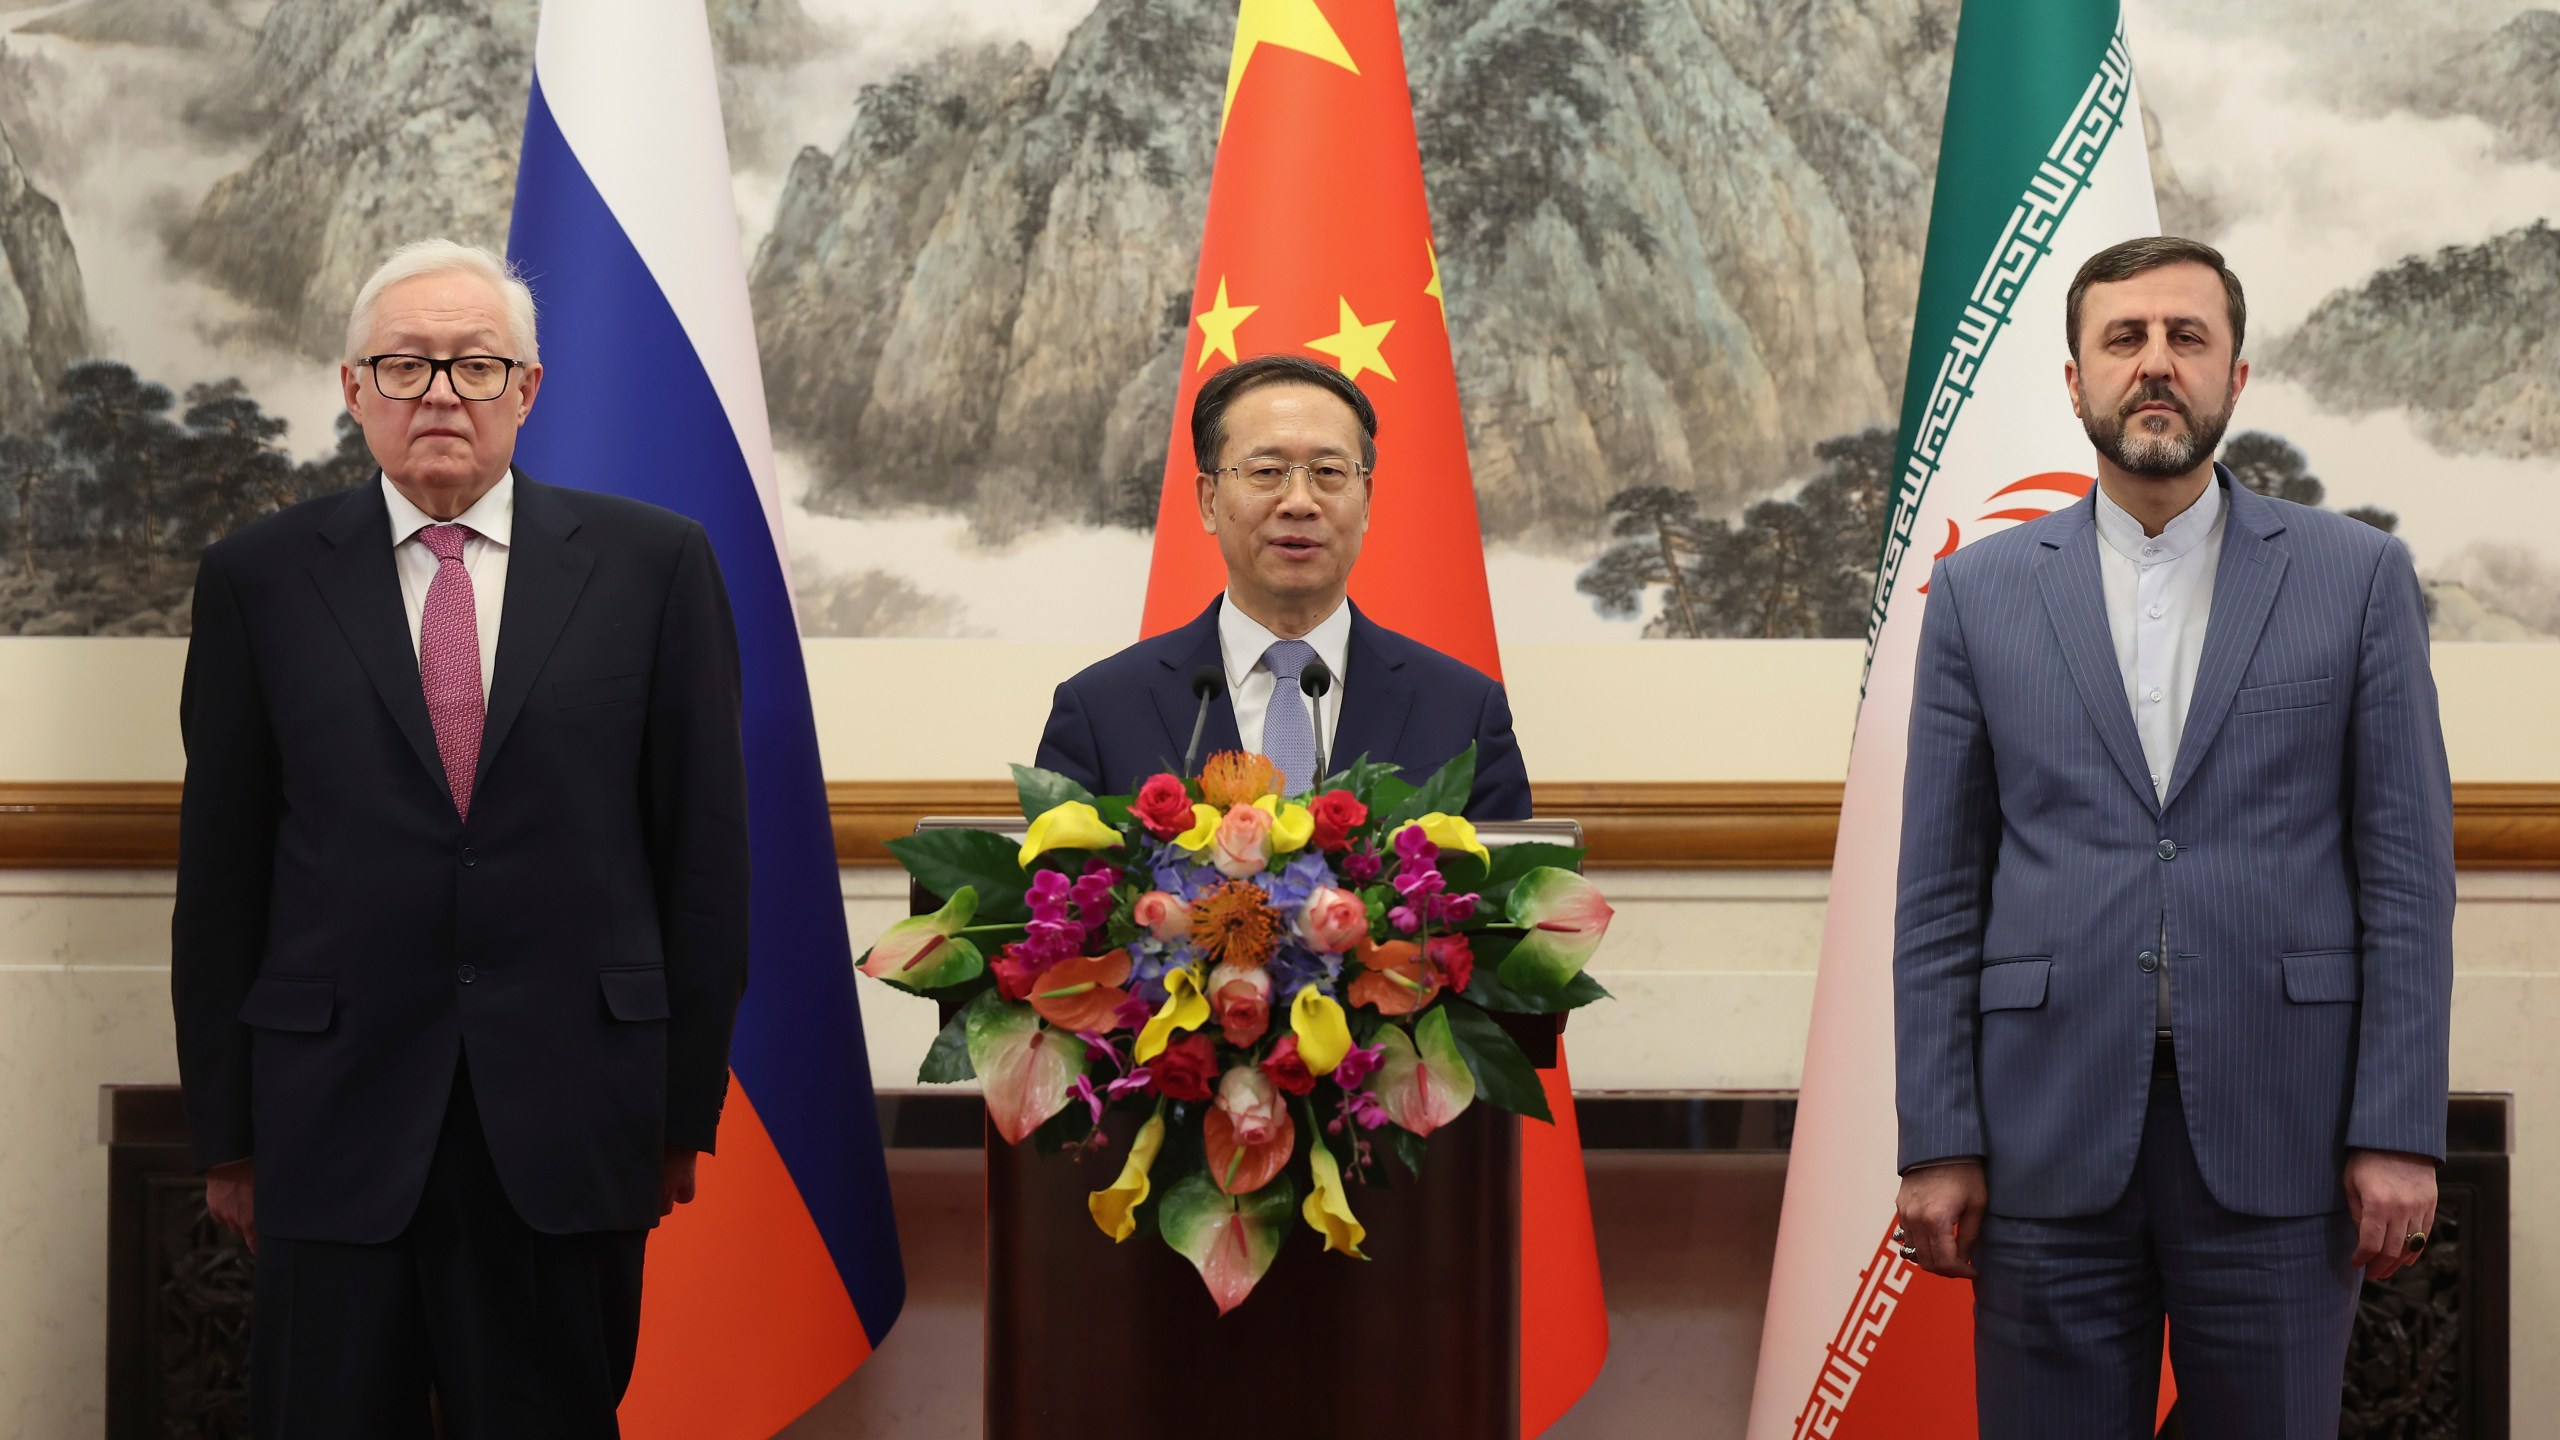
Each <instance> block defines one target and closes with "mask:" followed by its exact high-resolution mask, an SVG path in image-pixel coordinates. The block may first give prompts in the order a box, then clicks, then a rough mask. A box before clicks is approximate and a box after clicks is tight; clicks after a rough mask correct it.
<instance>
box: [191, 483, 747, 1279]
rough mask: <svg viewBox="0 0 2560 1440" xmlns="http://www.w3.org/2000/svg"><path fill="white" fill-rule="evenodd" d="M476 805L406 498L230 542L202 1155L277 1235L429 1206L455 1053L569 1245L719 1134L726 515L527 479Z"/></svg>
mask: <svg viewBox="0 0 2560 1440" xmlns="http://www.w3.org/2000/svg"><path fill="white" fill-rule="evenodd" d="M512 539H513V544H512V545H511V547H510V553H509V556H508V563H507V585H506V599H505V602H504V607H503V609H502V610H501V612H500V616H499V629H498V651H497V661H496V665H495V667H494V672H493V674H492V675H491V677H490V679H491V686H490V691H489V709H488V723H487V728H486V729H485V730H484V731H483V732H482V736H481V742H480V759H479V766H478V772H477V776H476V781H475V784H474V787H473V790H472V801H471V818H470V819H469V820H468V821H465V820H463V819H461V818H460V817H458V816H457V815H456V814H455V812H454V806H453V799H452V796H451V794H450V792H449V790H448V789H447V787H446V783H445V774H444V765H443V761H442V760H441V758H440V757H439V755H438V752H437V750H436V743H435V733H434V729H433V727H432V726H431V725H430V724H429V722H428V719H427V706H426V697H425V693H424V691H423V690H422V689H421V687H420V684H419V680H418V660H417V655H416V653H415V651H414V650H413V649H412V648H411V642H410V638H409V628H408V618H407V614H406V611H405V609H404V607H403V605H402V602H401V596H400V580H399V576H398V573H397V571H396V570H395V569H394V564H393V560H392V550H391V521H390V516H389V512H388V510H387V507H386V506H385V505H384V503H383V497H382V488H381V485H380V483H379V482H372V483H368V484H366V485H364V486H362V487H361V488H359V489H356V490H352V491H348V492H346V493H344V494H341V495H333V496H329V497H327V498H324V499H319V500H313V501H310V502H307V503H305V504H302V505H297V506H295V507H294V508H292V509H290V510H287V511H285V512H283V513H282V514H279V515H274V516H271V517H269V518H267V519H264V520H260V521H258V522H257V523H255V524H252V525H249V526H247V527H245V528H243V529H242V530H240V531H239V532H238V533H236V534H234V535H232V536H230V537H229V538H227V539H225V540H223V541H222V542H220V543H219V544H216V545H214V546H213V547H212V548H210V549H208V550H206V551H205V553H204V562H203V566H202V568H201V569H200V570H199V571H198V573H197V577H196V595H195V636H194V639H193V640H192V641H191V642H190V643H189V645H188V647H187V672H186V689H185V692H184V695H183V697H182V698H181V700H180V702H179V715H180V721H181V724H182V725H183V727H184V730H185V733H186V746H187V780H186V790H185V795H184V799H183V801H182V803H181V808H180V815H179V840H178V902H177V912H176V917H175V922H174V925H173V928H172V942H173V943H172V953H171V965H170V983H171V989H172V992H173V996H174V1000H175V1004H176V1011H177V1029H178V1069H179V1074H180V1076H181V1078H182V1079H183V1080H184V1081H185V1092H186V1108H187V1121H188V1125H189V1128H190V1130H191V1131H192V1135H193V1141H194V1149H195V1158H196V1162H197V1163H198V1164H199V1165H213V1164H217V1163H220V1162H222V1161H227V1160H234V1159H238V1158H241V1157H244V1156H254V1157H255V1159H256V1161H257V1184H258V1194H257V1202H258V1228H259V1229H260V1230H262V1231H264V1232H266V1233H269V1234H273V1235H281V1236H286V1237H289V1238H292V1239H298V1240H325V1241H337V1242H343V1243H352V1244H368V1243H374V1242H379V1241H384V1240H389V1239H391V1238H392V1237H394V1236H396V1235H398V1234H399V1233H400V1231H401V1229H402V1228H403V1227H404V1226H406V1225H407V1224H408V1222H409V1218H410V1215H411V1214H412V1212H413V1211H414V1210H415V1209H416V1207H417V1202H418V1197H419V1194H420V1191H421V1189H422V1188H423V1186H424V1185H425V1183H426V1176H427V1166H428V1162H429V1161H430V1160H431V1159H432V1158H433V1156H434V1154H435V1149H436V1138H437V1135H438V1133H439V1131H440V1129H441V1127H442V1125H443V1122H444V1117H445V1112H446V1108H447V1102H448V1100H449V1099H450V1097H451V1096H452V1094H453V1088H454V1069H455V1066H456V1065H457V1064H458V1063H460V1062H461V1060H462V1057H463V1056H464V1054H465V1052H466V1051H467V1052H468V1054H469V1059H470V1067H471V1082H472V1090H473V1093H474V1094H475V1096H476V1097H477V1100H478V1103H479V1109H480V1120H481V1125H482V1128H483V1129H484V1130H486V1132H487V1134H488V1141H489V1151H490V1154H491V1156H492V1158H493V1159H494V1160H495V1161H496V1162H497V1168H498V1175H499V1178H500V1179H501V1180H502V1181H503V1182H504V1184H505V1187H506V1193H507V1197H508V1199H509V1200H510V1201H512V1202H513V1203H514V1206H515V1209H516V1211H517V1213H518V1214H520V1215H521V1216H523V1218H524V1220H525V1222H526V1223H527V1224H529V1225H531V1226H533V1227H534V1228H535V1229H537V1230H543V1231H548V1232H552V1233H569V1232H579V1231H597V1230H644V1229H647V1228H649V1227H650V1226H652V1225H655V1224H656V1223H657V1221H658V1191H659V1184H660V1179H661V1176H662V1174H663V1172H664V1167H665V1147H666V1146H669V1145H674V1146H678V1147H681V1148H685V1149H692V1150H708V1149H710V1148H711V1145H712V1138H713V1134H714V1131H715V1129H716V1126H717V1124H718V1121H719V1116H720V1109H721V1102H722V1099H723V1098H724V1097H725V1095H726V1093H727V1088H728V1055H729V1030H730V1022H731V1018H732V1016H733V1014H734V1012H735V1010H736V1008H737V1003H738V997H739V992H740V989H741V987H742V986H743V985H744V984H745V980H746V961H747V831H746V769H745V758H744V752H743V750H742V748H741V745H740V738H739V670H738V646H737V634H736V631H735V629H734V628H733V626H732V624H731V622H730V615H729V600H728V593H727V591H726V590H725V589H724V588H723V587H722V585H721V581H720V571H719V566H718V564H717V563H716V561H715V560H714V558H713V556H712V553H711V544H710V541H709V540H708V538H707V537H705V536H704V534H703V531H702V527H701V526H699V525H697V524H695V523H694V522H692V521H690V520H687V519H685V518H684V517H683V516H680V515H677V514H674V513H672V512H670V511H666V510H661V509H658V508H656V507H655V506H650V505H643V504H640V503H638V502H636V501H632V500H625V499H620V498H617V497H614V496H608V495H597V494H591V493H588V492H586V491H580V490H564V489H559V488H556V487H553V486H548V485H542V484H538V483H536V482H535V481H533V480H531V479H529V478H527V477H525V476H524V474H523V473H522V472H521V471H519V472H518V473H517V476H516V490H515V526H514V534H513V537H512Z"/></svg>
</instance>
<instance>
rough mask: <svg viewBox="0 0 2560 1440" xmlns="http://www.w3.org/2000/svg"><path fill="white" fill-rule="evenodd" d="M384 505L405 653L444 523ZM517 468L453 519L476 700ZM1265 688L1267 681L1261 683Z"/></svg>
mask: <svg viewBox="0 0 2560 1440" xmlns="http://www.w3.org/2000/svg"><path fill="white" fill-rule="evenodd" d="M382 499H383V503H384V504H386V505H388V506H389V507H390V508H391V558H392V560H393V562H394V563H395V564H396V565H397V566H398V568H399V571H400V603H401V604H402V605H403V606H404V607H406V608H407V610H408V612H409V653H410V654H412V655H414V654H416V653H417V652H418V643H419V631H420V629H421V627H422V623H423V617H424V616H425V614H426V609H427V587H428V586H429V585H432V584H434V583H435V578H436V556H435V552H434V551H432V550H429V549H428V548H427V544H426V542H425V541H423V540H420V539H418V538H417V535H418V532H419V531H421V530H424V529H426V528H427V527H428V526H430V525H441V524H444V523H446V522H444V521H441V520H438V519H436V518H435V517H434V516H432V515H429V514H428V513H427V512H426V511H424V510H421V509H419V508H418V507H417V506H415V505H413V504H411V503H409V497H408V496H406V495H403V494H401V493H400V487H399V486H397V485H394V484H392V483H391V477H389V476H387V475H385V476H383V477H382ZM515 517H516V472H515V471H513V470H509V471H508V472H507V473H506V474H504V475H501V476H499V477H498V483H497V484H495V485H492V486H490V487H489V493H487V494H486V495H483V496H481V497H480V498H479V499H478V500H477V501H475V502H473V504H472V506H471V508H470V509H468V510H465V511H463V512H462V513H461V514H460V515H457V516H455V517H454V519H453V522H452V523H454V524H456V525H467V526H469V527H470V528H471V536H470V538H468V539H466V540H464V541H463V542H462V568H463V571H464V573H466V574H468V575H469V576H470V577H471V610H472V614H473V617H474V618H475V619H477V620H478V621H479V622H480V703H481V704H483V705H486V704H488V703H489V679H490V677H491V676H492V675H495V674H496V673H497V669H498V611H499V610H500V609H501V608H503V607H504V606H505V604H506V602H507V547H508V546H509V545H510V544H511V543H513V541H514V538H515ZM1264 685H1265V687H1266V688H1268V686H1269V680H1268V679H1267V678H1266V679H1265V681H1264Z"/></svg>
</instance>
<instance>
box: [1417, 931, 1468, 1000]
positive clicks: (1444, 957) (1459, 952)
mask: <svg viewBox="0 0 2560 1440" xmlns="http://www.w3.org/2000/svg"><path fill="white" fill-rule="evenodd" d="M1426 953H1427V954H1428V955H1429V956H1430V958H1431V964H1432V966H1433V967H1434V968H1435V969H1437V970H1439V972H1440V974H1441V977H1442V978H1444V979H1446V980H1447V981H1448V982H1449V991H1450V993H1451V994H1453V995H1454V994H1456V993H1458V992H1460V991H1462V990H1464V989H1466V988H1467V983H1468V982H1469V981H1471V980H1473V979H1475V978H1476V950H1475V946H1473V945H1471V944H1469V943H1468V942H1467V937H1466V936H1464V935H1434V936H1432V937H1431V944H1430V945H1429V946H1428V947H1427V950H1426Z"/></svg>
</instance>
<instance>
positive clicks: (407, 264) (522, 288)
mask: <svg viewBox="0 0 2560 1440" xmlns="http://www.w3.org/2000/svg"><path fill="white" fill-rule="evenodd" d="M457 274H459V275H477V276H479V277H480V278H481V279H483V280H486V281H488V282H489V283H490V284H491V285H493V286H495V287H496V288H497V291H498V293H499V295H500V296H502V297H504V299H505V301H506V308H507V330H508V332H509V336H510V343H511V344H512V345H513V346H514V348H515V350H516V352H517V353H516V354H514V355H511V356H509V357H507V358H509V359H511V360H522V361H524V362H525V363H526V364H532V363H534V362H535V361H538V360H540V359H541V358H542V352H541V342H540V341H539V340H538V339H537V338H536V337H535V334H534V314H533V290H532V288H531V287H529V286H527V285H526V284H525V283H524V276H523V275H522V274H520V273H519V272H518V271H517V270H516V267H515V265H514V263H513V262H511V261H508V260H506V259H503V258H501V257H499V256H497V255H494V254H491V253H490V252H489V251H487V250H484V249H482V248H481V247H480V246H477V245H465V244H463V243H461V242H460V241H457V240H446V239H442V238H438V239H434V240H412V241H410V242H409V243H408V244H406V245H403V246H401V247H400V248H399V249H397V250H394V251H392V252H391V258H390V259H388V260H385V261H383V262H382V268H380V269H378V270H376V271H374V272H373V274H372V275H371V276H370V277H368V278H367V279H366V280H365V282H364V287H363V288H362V289H360V290H358V291H356V303H355V306H354V308H352V309H350V310H349V311H348V312H347V359H348V360H350V361H353V360H355V359H357V358H358V357H359V356H361V355H362V354H363V353H364V346H365V341H366V340H367V339H369V338H370V337H371V336H372V334H373V307H374V306H375V305H376V304H377V303H379V302H380V301H381V299H382V292H383V291H385V290H388V289H390V288H391V287H392V286H394V285H397V284H399V283H400V282H401V281H403V280H415V279H417V278H418V277H419V276H421V275H457Z"/></svg>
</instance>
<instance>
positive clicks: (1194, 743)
mask: <svg viewBox="0 0 2560 1440" xmlns="http://www.w3.org/2000/svg"><path fill="white" fill-rule="evenodd" d="M1226 684H1227V676H1226V672H1225V671H1223V670H1220V669H1219V668H1218V667H1217V666H1215V665H1203V666H1201V667H1200V668H1199V669H1197V670H1194V671H1192V672H1191V693H1192V694H1194V695H1197V696H1199V697H1200V709H1199V711H1198V712H1197V713H1196V714H1194V715H1193V716H1192V717H1191V748H1190V749H1188V750H1185V751H1183V752H1182V778H1183V779H1185V780H1188V779H1190V778H1191V768H1192V765H1193V764H1194V763H1195V762H1197V761H1198V760H1199V758H1200V732H1201V731H1203V730H1205V729H1207V728H1208V727H1209V702H1210V700H1212V699H1214V698H1215V697H1216V696H1217V693H1218V692H1219V691H1220V690H1223V689H1225V688H1226Z"/></svg>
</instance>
